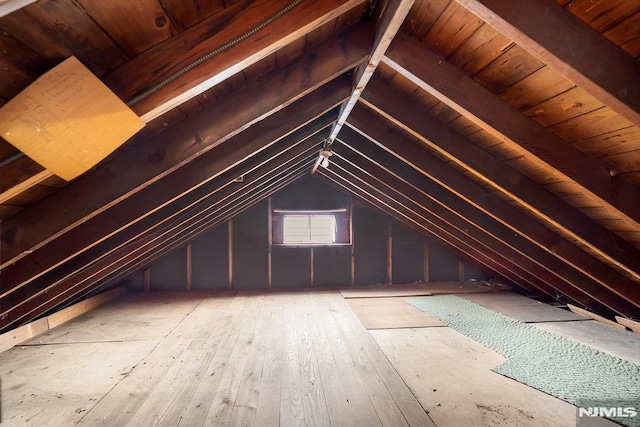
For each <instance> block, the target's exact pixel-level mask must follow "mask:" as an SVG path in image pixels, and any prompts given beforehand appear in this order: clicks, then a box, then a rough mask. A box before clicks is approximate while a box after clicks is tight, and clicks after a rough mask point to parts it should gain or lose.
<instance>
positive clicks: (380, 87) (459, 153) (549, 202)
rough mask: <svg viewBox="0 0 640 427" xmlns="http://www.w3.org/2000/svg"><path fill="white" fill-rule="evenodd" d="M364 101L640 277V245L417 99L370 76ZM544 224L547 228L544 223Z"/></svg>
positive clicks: (571, 250)
mask: <svg viewBox="0 0 640 427" xmlns="http://www.w3.org/2000/svg"><path fill="white" fill-rule="evenodd" d="M362 101H363V104H365V105H367V106H368V107H369V108H371V109H373V110H375V112H376V113H377V114H379V115H382V116H383V117H385V118H386V119H388V120H390V121H391V122H392V123H393V124H394V125H396V126H398V127H400V128H401V129H403V130H405V131H407V132H409V133H410V134H411V135H413V136H415V137H417V138H418V139H420V140H421V141H422V142H424V143H425V144H427V146H429V147H430V148H433V149H435V150H436V151H438V152H439V153H440V154H442V155H444V156H445V157H446V158H448V159H450V160H452V161H454V162H455V163H456V164H458V165H460V166H463V167H464V168H465V169H467V170H469V171H470V172H471V173H472V174H473V175H474V176H476V177H478V178H480V179H481V180H482V181H483V182H485V183H487V184H488V185H489V186H491V187H493V188H495V189H496V190H499V191H500V192H502V193H504V194H506V195H508V196H509V197H511V198H513V199H514V200H515V201H516V202H518V204H519V205H521V206H522V207H524V208H525V209H526V210H528V211H530V212H531V214H532V215H534V216H537V217H540V218H542V219H544V220H545V221H548V222H549V223H551V224H553V225H554V226H556V227H558V228H559V229H561V230H562V233H563V234H564V235H566V236H568V237H570V238H571V239H575V240H576V241H578V242H579V243H580V244H582V245H584V246H586V247H587V248H588V249H589V251H591V252H592V253H594V254H596V256H597V257H598V258H599V259H602V260H603V261H604V262H606V263H607V264H608V265H610V266H612V267H613V268H616V269H618V270H619V271H621V272H622V273H623V274H625V275H626V276H627V277H628V278H629V279H631V280H635V281H638V280H640V251H638V249H637V248H635V247H634V246H633V245H631V244H630V243H628V242H626V241H625V240H623V239H622V238H621V237H619V236H617V235H616V234H614V233H612V232H611V231H609V230H607V229H606V228H605V227H603V226H602V225H600V224H598V223H597V222H595V221H594V220H592V219H591V218H589V217H587V216H586V215H585V214H583V213H582V212H580V211H579V210H578V209H576V208H574V207H572V206H571V205H569V204H568V203H566V202H565V201H563V200H562V199H560V198H559V197H557V196H556V195H554V194H552V193H551V192H549V191H547V190H546V189H544V188H542V187H541V186H539V185H538V184H537V183H536V182H534V181H533V180H531V179H530V178H528V177H527V176H525V175H524V174H522V173H521V172H519V171H517V170H515V169H514V168H512V167H511V166H509V165H507V164H505V163H504V162H502V161H500V160H499V159H497V158H496V157H494V156H493V155H491V154H490V153H488V152H487V151H486V150H484V149H482V148H481V147H480V146H478V145H477V144H475V143H474V142H472V141H470V140H468V139H467V138H465V137H464V136H462V135H461V134H459V133H458V132H456V131H455V130H453V129H452V128H450V127H449V126H447V125H445V124H444V123H442V122H440V121H439V120H437V119H436V118H435V117H433V116H431V115H430V114H429V113H428V112H427V111H425V110H424V109H423V108H421V106H420V105H419V104H418V103H417V102H414V101H411V100H410V99H407V98H403V97H401V96H399V95H398V94H397V93H395V92H394V91H393V90H392V89H391V88H390V87H389V86H387V85H385V84H383V83H381V82H380V81H379V80H377V79H375V80H374V81H371V82H370V84H369V87H368V90H367V91H366V92H365V93H364V94H363V97H362ZM359 114H360V118H359V119H358V125H357V127H358V128H360V129H362V130H365V129H368V127H367V126H368V123H367V122H369V121H371V120H375V122H372V123H371V126H373V127H376V128H378V129H379V130H380V131H381V132H383V131H384V128H381V127H380V123H379V122H380V118H379V117H377V115H372V114H370V113H367V111H366V109H364V108H362V107H360V108H359ZM380 142H381V143H383V142H384V141H380ZM397 145H398V144H396V146H397ZM400 145H402V144H400ZM422 167H424V168H425V170H427V169H428V168H427V167H426V164H425V165H423V166H422ZM505 218H508V217H505ZM538 228H539V229H540V230H542V227H538ZM541 233H542V232H541V231H540V232H538V233H537V235H538V236H541V235H542V234H541ZM544 234H546V236H547V237H546V238H545V239H544V240H542V241H546V242H549V244H547V248H548V249H549V250H555V248H554V246H552V245H551V244H550V243H551V242H553V241H554V240H556V238H555V233H551V232H548V233H544ZM552 236H553V237H552ZM566 250H567V256H568V257H569V258H575V253H576V251H579V252H582V251H581V250H579V249H578V248H576V247H575V245H573V244H570V246H568V247H567V248H566ZM585 255H586V254H585ZM585 255H581V258H578V259H585V260H586V259H587V258H590V257H587V258H585ZM591 263H593V260H592V259H588V261H585V263H584V264H585V265H586V266H588V265H589V264H591ZM607 280H610V279H607Z"/></svg>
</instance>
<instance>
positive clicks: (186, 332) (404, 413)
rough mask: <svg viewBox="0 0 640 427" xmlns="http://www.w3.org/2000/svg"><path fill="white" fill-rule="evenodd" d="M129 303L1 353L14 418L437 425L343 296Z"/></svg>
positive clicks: (9, 417) (37, 421) (34, 421)
mask: <svg viewBox="0 0 640 427" xmlns="http://www.w3.org/2000/svg"><path fill="white" fill-rule="evenodd" d="M183 295H185V294H183ZM176 298H177V301H176ZM128 301H129V304H127V298H125V299H124V300H120V301H119V302H117V303H116V304H113V305H109V306H105V307H103V308H100V309H97V310H95V311H93V312H91V313H89V314H88V315H86V316H83V317H80V318H78V319H77V320H74V321H72V322H70V323H69V324H67V325H63V326H61V327H60V328H58V329H56V330H54V331H51V333H50V334H49V335H47V336H42V337H39V338H36V339H34V340H33V341H31V342H30V343H28V345H24V346H20V347H16V348H14V349H11V350H9V351H7V352H5V353H2V354H1V355H0V378H2V388H3V395H2V398H3V414H2V416H3V421H6V422H8V423H9V424H11V425H73V424H78V425H118V426H120V425H135V426H138V425H152V424H153V425H155V424H158V425H173V426H175V425H185V426H192V425H230V424H233V425H264V426H271V425H313V426H315V425H355V424H358V425H367V426H376V425H393V426H396V425H398V426H402V425H433V423H432V422H431V420H430V419H429V417H428V415H427V413H426V412H425V410H424V408H423V407H422V406H421V405H420V403H419V402H418V400H417V399H416V398H415V397H414V396H413V394H412V393H411V392H410V390H409V389H408V387H407V386H406V384H405V383H404V381H403V380H402V379H401V378H400V376H399V375H398V373H397V372H396V370H395V369H394V367H393V366H392V365H391V363H390V362H389V361H388V360H387V358H386V357H385V356H384V354H383V353H382V352H381V351H380V348H379V347H378V346H377V345H376V343H375V341H374V340H373V338H372V337H371V336H370V335H369V333H368V332H367V330H366V329H365V328H364V327H363V326H362V325H361V324H360V322H359V321H358V319H357V318H356V316H355V315H354V314H353V312H352V311H351V309H350V308H349V306H348V305H347V304H346V302H345V300H344V299H343V298H342V296H341V295H340V294H339V293H338V292H337V291H305V292H300V291H296V292H274V293H256V292H254V293H237V294H231V293H226V294H222V295H220V296H219V297H210V296H201V295H198V294H195V293H194V294H192V295H190V296H180V297H176V296H175V295H161V294H160V295H159V294H156V295H152V296H150V297H148V296H145V295H134V296H130V297H128ZM174 302H175V303H174ZM123 322H126V324H125V323H123ZM155 324H157V325H158V329H157V330H154V325H155ZM123 328H124V329H127V330H126V331H123ZM163 335H164V336H163Z"/></svg>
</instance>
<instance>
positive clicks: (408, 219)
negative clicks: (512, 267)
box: [316, 169, 534, 291]
mask: <svg viewBox="0 0 640 427" xmlns="http://www.w3.org/2000/svg"><path fill="white" fill-rule="evenodd" d="M316 177H318V178H319V179H321V180H323V181H325V182H327V183H329V184H331V185H333V186H335V187H336V188H338V189H339V190H340V191H344V192H346V193H349V194H352V195H353V197H354V198H355V199H357V200H358V201H359V202H360V203H362V204H364V205H365V206H368V207H370V208H372V209H375V210H377V211H380V212H382V213H383V214H385V215H386V216H388V217H389V218H392V219H394V220H396V221H398V222H401V223H403V224H404V225H405V226H407V227H409V228H411V229H413V230H415V231H417V232H418V233H420V234H422V235H424V236H426V237H428V238H429V239H432V240H435V241H436V242H438V243H439V244H441V245H443V246H445V247H447V248H449V249H451V250H452V251H453V252H454V253H455V254H456V256H458V257H460V258H461V259H464V260H466V261H467V262H470V263H472V264H473V263H479V264H481V265H483V266H484V267H485V268H487V269H488V270H490V271H492V272H493V273H494V274H496V275H498V276H500V277H502V278H504V279H505V280H509V281H513V283H516V281H515V280H512V279H510V278H508V275H505V274H502V273H501V271H505V270H504V268H503V267H502V266H500V265H498V264H497V263H495V262H493V261H492V260H491V259H490V258H488V257H486V255H485V254H482V253H480V252H475V251H470V252H469V253H468V252H465V251H463V250H461V249H459V248H457V247H456V246H454V245H452V244H451V242H448V241H446V240H444V239H443V238H441V237H440V236H438V235H437V234H436V233H435V232H434V231H433V230H430V229H429V228H428V227H426V226H425V225H424V223H423V222H422V221H421V219H419V217H418V216H416V215H415V214H413V213H412V212H411V211H409V210H407V209H403V208H402V207H401V206H400V205H387V204H386V203H385V202H383V201H382V200H380V199H379V198H377V197H376V196H374V195H373V194H371V193H370V192H367V191H366V190H364V189H362V188H360V187H358V186H357V185H354V184H352V183H351V182H350V181H348V180H347V179H345V178H344V177H343V176H342V175H340V174H339V173H337V172H336V171H331V170H330V169H329V170H326V171H324V170H321V171H320V172H319V173H318V174H317V175H316ZM467 249H468V247H467ZM518 285H519V286H521V287H522V288H523V289H527V290H529V291H532V290H533V289H534V288H532V287H531V285H525V284H523V283H518Z"/></svg>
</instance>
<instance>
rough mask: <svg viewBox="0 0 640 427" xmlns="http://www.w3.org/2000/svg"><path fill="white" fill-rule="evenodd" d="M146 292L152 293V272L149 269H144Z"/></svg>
mask: <svg viewBox="0 0 640 427" xmlns="http://www.w3.org/2000/svg"><path fill="white" fill-rule="evenodd" d="M144 291H145V292H151V270H150V269H149V268H145V269H144Z"/></svg>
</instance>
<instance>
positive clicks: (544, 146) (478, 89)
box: [383, 33, 640, 227]
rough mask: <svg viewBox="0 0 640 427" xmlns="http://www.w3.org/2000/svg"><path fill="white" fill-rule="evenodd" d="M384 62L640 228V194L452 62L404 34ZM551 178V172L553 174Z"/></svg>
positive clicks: (396, 39)
mask: <svg viewBox="0 0 640 427" xmlns="http://www.w3.org/2000/svg"><path fill="white" fill-rule="evenodd" d="M383 62H385V63H386V64H387V65H389V66H390V67H392V68H393V69H394V70H395V71H397V72H399V73H400V74H402V75H403V76H405V77H407V78H408V79H410V80H411V81H412V82H413V83H415V84H417V85H418V86H420V87H421V88H422V89H423V90H425V91H427V92H429V93H430V94H431V95H433V96H435V97H436V98H438V99H439V100H441V101H442V102H444V103H445V104H447V105H448V106H450V107H451V108H453V109H454V110H456V111H457V112H458V113H460V114H462V115H464V116H466V117H467V118H468V119H470V120H472V121H473V122H474V123H476V124H477V125H479V126H481V127H482V128H484V129H485V130H487V131H488V132H489V133H491V134H492V135H494V136H496V137H497V138H499V139H500V140H502V141H510V142H511V143H513V147H514V148H516V149H518V150H519V151H520V152H521V153H522V154H523V155H526V156H527V157H528V159H529V160H532V161H535V162H537V163H538V164H539V165H540V166H541V167H543V168H545V169H547V170H550V171H554V173H558V174H560V175H563V176H564V178H565V179H568V180H572V181H575V182H576V183H578V184H579V185H581V186H582V187H583V188H584V191H585V192H587V193H589V194H591V195H592V196H593V197H595V198H597V199H598V200H600V201H601V202H602V203H603V204H606V205H609V206H611V207H613V208H614V209H617V210H618V211H619V212H620V215H621V216H622V217H623V218H624V219H625V220H626V221H627V222H629V223H631V224H633V225H634V226H636V227H640V209H638V206H640V192H638V191H637V189H636V188H634V187H633V186H632V185H630V184H628V183H627V182H626V181H624V180H622V179H616V178H615V177H612V176H611V175H610V174H609V170H608V169H607V168H606V167H604V166H603V165H601V164H599V163H597V162H596V161H594V160H592V159H591V158H589V157H588V156H587V155H586V154H584V153H583V152H581V151H579V150H578V149H576V148H575V147H573V146H572V145H571V144H567V143H566V142H565V141H564V140H562V139H561V138H560V137H558V136H556V135H554V134H552V133H550V132H549V131H548V130H547V129H545V128H544V127H543V126H541V125H539V124H538V123H536V122H535V121H534V120H533V119H531V118H529V117H527V116H526V115H525V114H524V113H522V112H520V111H518V110H517V109H516V108H514V107H512V106H511V105H509V104H508V103H507V102H506V101H504V100H502V99H500V98H499V97H498V96H496V95H494V94H493V93H491V92H490V91H489V90H488V89H486V88H484V87H483V86H481V85H479V84H478V83H477V82H476V81H475V80H473V79H472V78H470V77H468V76H467V75H465V74H464V73H462V72H461V71H460V70H458V69H457V68H456V67H455V66H453V65H452V64H450V63H448V62H447V61H446V59H444V58H442V57H440V56H438V55H437V54H435V53H433V52H431V51H430V50H428V49H425V47H424V46H423V45H421V44H420V43H418V41H417V40H414V39H413V38H411V37H410V36H408V35H406V34H404V33H399V34H398V35H397V36H396V38H395V39H394V41H393V43H392V44H391V46H390V47H389V49H388V50H387V53H386V56H385V58H383ZM550 173H551V172H550Z"/></svg>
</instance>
